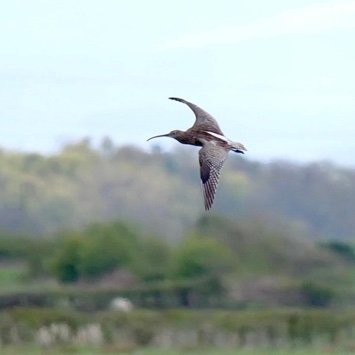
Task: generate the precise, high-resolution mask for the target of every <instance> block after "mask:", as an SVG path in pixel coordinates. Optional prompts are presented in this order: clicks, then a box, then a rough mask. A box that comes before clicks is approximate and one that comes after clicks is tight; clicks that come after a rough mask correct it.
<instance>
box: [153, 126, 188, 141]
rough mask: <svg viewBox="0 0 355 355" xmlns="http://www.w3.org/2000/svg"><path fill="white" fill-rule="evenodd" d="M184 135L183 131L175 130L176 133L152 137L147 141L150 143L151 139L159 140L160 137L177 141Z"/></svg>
mask: <svg viewBox="0 0 355 355" xmlns="http://www.w3.org/2000/svg"><path fill="white" fill-rule="evenodd" d="M182 133H183V132H182V131H179V130H177V129H175V130H174V131H171V132H169V133H166V134H159V135H158V136H154V137H150V138H149V139H147V141H150V140H151V139H154V138H159V137H170V138H175V139H176V138H178V137H180V136H181V134H182Z"/></svg>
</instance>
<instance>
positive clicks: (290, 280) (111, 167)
mask: <svg viewBox="0 0 355 355" xmlns="http://www.w3.org/2000/svg"><path fill="white" fill-rule="evenodd" d="M221 180H222V181H221V184H220V187H219V191H218V194H217V198H216V203H215V206H214V209H213V210H212V211H210V212H208V213H206V212H204V211H203V204H202V197H201V192H200V188H199V184H200V182H199V172H198V162H197V151H196V150H195V151H194V150H193V149H182V148H179V149H178V150H175V151H172V152H162V151H161V150H160V149H159V148H158V147H155V148H153V149H152V151H151V152H147V151H143V150H141V149H138V148H136V147H116V146H115V145H114V144H113V142H112V141H110V140H109V139H105V140H103V142H102V143H101V145H100V146H99V147H93V145H92V144H91V143H90V141H89V140H83V141H81V142H79V143H76V144H71V145H67V146H66V147H64V148H63V149H62V150H61V151H60V152H59V153H57V154H53V155H48V156H46V155H40V154H30V153H20V152H10V151H1V152H0V309H1V312H0V330H1V332H0V343H2V344H6V343H10V344H13V343H19V342H20V343H21V342H26V341H27V342H35V343H39V344H41V345H44V346H50V345H53V344H57V343H58V344H67V343H72V342H74V343H76V342H79V343H83V344H91V341H92V344H102V343H106V342H107V343H115V344H119V346H122V344H130V345H129V346H132V347H136V346H142V345H148V344H149V345H155V346H161V347H164V346H166V344H167V343H166V342H168V343H169V342H170V343H169V344H170V345H169V344H168V346H182V345H185V346H186V344H190V346H201V345H203V346H205V345H211V344H212V345H213V346H225V345H226V344H229V345H230V346H244V345H245V346H250V345H253V344H262V345H268V346H269V345H272V346H274V345H275V344H279V343H280V344H281V343H282V344H286V345H287V346H292V344H294V343H295V344H296V343H297V344H298V342H301V343H302V344H303V343H307V342H308V343H312V342H319V340H320V339H322V341H323V340H324V339H326V343H330V344H332V343H334V344H337V343H339V342H340V343H342V344H343V343H344V342H346V341H347V339H349V337H350V338H351V336H352V334H353V329H354V326H353V325H354V316H353V311H352V312H351V314H350V313H349V314H350V315H349V316H348V313H347V310H348V308H350V307H353V306H354V303H355V243H354V237H355V218H354V216H355V204H354V200H355V170H352V169H345V168H340V167H337V166H334V165H332V164H330V163H325V162H322V163H312V164H308V165H298V164H294V163H290V162H273V163H259V162H253V161H249V159H248V158H247V159H245V158H243V157H239V156H236V155H235V156H233V155H230V159H229V160H228V161H227V163H226V167H225V169H224V170H223V173H222V178H221ZM118 296H119V297H124V298H127V299H129V300H130V301H132V302H133V304H134V308H149V309H151V311H148V310H141V309H138V310H137V309H136V310H134V311H132V312H131V313H127V314H126V313H125V314H122V313H115V312H114V311H113V309H112V301H113V300H115V299H117V297H118ZM24 307H25V308H24ZM33 307H35V308H38V307H40V308H41V309H33ZM286 307H288V309H287V310H285V308H286ZM315 307H316V308H326V309H322V310H320V309H318V310H316V311H315V310H310V309H309V308H315ZM196 308H199V309H202V308H203V309H208V310H207V311H201V312H200V313H195V311H193V310H192V309H196ZM212 308H219V309H222V310H219V311H218V310H213V311H212ZM300 308H305V310H303V311H300ZM339 308H345V310H342V311H341V312H340V311H339ZM152 309H155V310H154V311H153V310H152ZM172 309H174V310H172ZM177 309H178V310H177ZM183 309H184V310H183ZM186 309H187V310H189V311H187V310H186ZM226 309H227V310H228V311H227V312H226V311H225V310H226ZM334 309H335V310H334ZM105 310H106V311H105ZM107 310H109V311H107ZM93 322H94V323H93ZM122 334H123V335H122ZM162 334H163V336H162ZM349 334H350V335H349ZM83 339H84V340H83ZM93 339H96V340H93ZM221 339H222V341H221ZM221 344H222V345H221ZM351 346H353V345H351Z"/></svg>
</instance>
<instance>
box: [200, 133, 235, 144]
mask: <svg viewBox="0 0 355 355" xmlns="http://www.w3.org/2000/svg"><path fill="white" fill-rule="evenodd" d="M206 133H208V134H210V135H211V136H214V137H216V138H219V139H221V140H222V141H225V142H227V143H229V142H230V141H229V139H228V138H226V137H225V136H222V135H221V134H218V133H214V132H210V131H206Z"/></svg>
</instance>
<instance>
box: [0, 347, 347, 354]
mask: <svg viewBox="0 0 355 355" xmlns="http://www.w3.org/2000/svg"><path fill="white" fill-rule="evenodd" d="M0 353H1V354H2V355H22V354H23V355H47V354H49V355H62V354H63V355H64V354H79V355H107V354H119V355H125V354H127V355H128V354H129V355H185V354H186V355H323V354H332V355H350V354H354V351H351V350H337V349H333V348H331V347H324V348H313V347H312V348H302V347H300V348H294V349H288V348H285V349H276V348H267V349H264V348H260V349H258V348H250V349H221V348H219V349H215V348H202V349H196V350H186V349H185V350H178V349H157V348H142V349H139V350H127V349H126V350H125V349H122V348H121V349H120V348H117V347H109V346H108V347H102V348H88V347H54V348H40V347H35V346H28V347H26V346H9V347H7V346H6V347H0Z"/></svg>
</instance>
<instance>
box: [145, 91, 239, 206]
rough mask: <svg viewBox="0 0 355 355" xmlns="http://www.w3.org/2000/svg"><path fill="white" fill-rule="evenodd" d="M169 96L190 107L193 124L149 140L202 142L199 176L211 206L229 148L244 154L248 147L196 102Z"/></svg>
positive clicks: (205, 196)
mask: <svg viewBox="0 0 355 355" xmlns="http://www.w3.org/2000/svg"><path fill="white" fill-rule="evenodd" d="M169 99H171V100H175V101H179V102H182V103H184V104H186V105H187V106H189V107H190V109H191V110H192V111H193V113H194V114H195V117H196V120H195V123H194V125H193V126H192V127H191V128H189V129H188V130H187V131H179V130H174V131H171V132H170V133H167V134H161V135H158V136H154V137H151V138H149V139H148V140H150V139H153V138H158V137H170V138H174V139H176V140H177V141H178V142H180V143H182V144H190V145H196V146H202V148H201V149H200V151H199V163H200V177H201V181H202V186H203V197H204V202H205V209H206V210H209V209H210V208H211V207H212V204H213V199H214V196H215V193H216V189H217V185H218V180H219V176H220V172H221V169H222V167H223V164H224V162H225V160H226V159H227V155H228V152H229V151H230V150H231V151H233V152H236V153H242V154H244V151H246V148H245V147H244V145H243V144H241V143H237V142H232V141H231V140H230V139H228V138H226V137H225V136H224V134H223V132H222V131H221V129H220V128H219V125H218V123H217V121H216V120H215V119H214V118H213V117H212V116H211V115H210V114H209V113H207V112H206V111H204V110H202V109H201V108H200V107H198V106H197V105H195V104H193V103H191V102H189V101H186V100H184V99H180V98H178V97H170V98H169Z"/></svg>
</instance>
